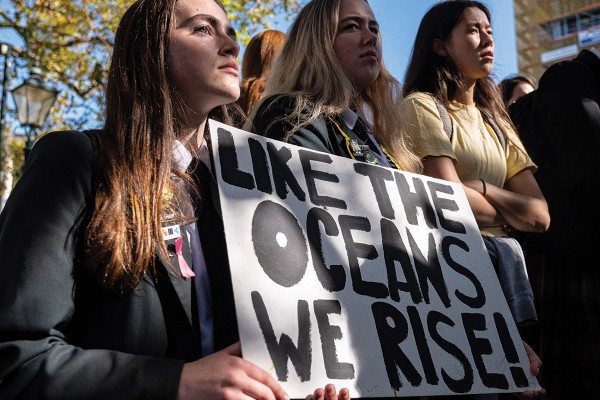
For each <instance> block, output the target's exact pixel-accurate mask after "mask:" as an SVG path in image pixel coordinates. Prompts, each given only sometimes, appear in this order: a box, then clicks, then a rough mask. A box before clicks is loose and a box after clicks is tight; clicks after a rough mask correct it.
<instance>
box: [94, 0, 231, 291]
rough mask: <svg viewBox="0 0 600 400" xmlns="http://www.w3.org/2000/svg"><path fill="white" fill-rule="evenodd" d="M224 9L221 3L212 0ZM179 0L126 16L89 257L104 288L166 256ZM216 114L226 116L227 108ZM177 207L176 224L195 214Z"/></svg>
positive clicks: (141, 273)
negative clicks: (173, 40)
mask: <svg viewBox="0 0 600 400" xmlns="http://www.w3.org/2000/svg"><path fill="white" fill-rule="evenodd" d="M215 2H216V3H217V4H219V5H220V6H221V7H222V5H221V4H220V3H219V1H218V0H215ZM175 4H176V0H139V1H137V2H135V3H134V4H133V5H132V6H131V7H130V8H129V9H128V10H127V12H126V13H125V14H124V15H123V18H122V19H121V22H120V24H119V27H118V29H117V32H116V36H115V46H114V51H113V56H112V62H111V66H110V69H109V76H108V84H107V89H106V122H105V126H104V132H103V134H102V137H101V140H100V144H101V147H100V152H99V153H100V154H99V158H100V162H99V163H98V167H99V171H98V182H97V186H98V187H97V190H96V193H95V201H94V208H93V210H91V215H90V216H89V223H88V225H87V231H86V243H85V247H86V257H87V260H88V263H87V264H89V265H90V266H91V267H90V268H91V272H92V275H93V276H94V277H95V278H97V279H98V281H99V282H100V284H101V285H102V286H103V287H106V288H110V289H117V290H119V291H121V292H125V291H128V290H131V289H133V288H135V287H136V286H137V285H138V284H139V283H140V282H141V281H142V279H144V277H145V276H146V274H147V273H148V272H149V271H152V270H153V268H154V259H155V255H156V252H158V253H159V254H161V255H162V256H163V258H164V259H166V260H168V259H169V257H168V255H167V249H166V247H165V243H164V240H163V238H162V233H161V211H162V209H163V208H164V207H165V206H169V207H171V206H173V204H165V199H164V196H163V190H165V191H167V190H176V189H177V188H178V187H179V186H178V185H177V184H176V183H175V179H184V180H187V181H189V182H191V179H190V178H189V177H187V176H186V175H185V174H183V175H182V174H179V178H176V177H175V176H174V174H177V173H176V172H175V171H174V170H172V165H173V160H172V149H173V145H174V140H175V138H176V136H177V135H176V133H177V132H178V131H179V130H180V128H181V126H180V124H181V123H182V122H181V121H183V120H184V113H185V112H186V110H187V109H186V106H185V105H184V103H183V101H182V99H181V96H180V95H179V94H178V93H177V92H176V90H175V85H174V84H173V82H172V79H171V76H170V72H169V68H170V66H169V37H170V33H171V30H172V27H173V26H174V24H175ZM211 117H217V118H218V119H219V120H223V121H227V111H226V110H225V107H224V106H221V107H218V108H216V109H214V110H213V111H212V112H211ZM182 210H183V209H182V208H178V207H175V210H174V211H175V213H176V218H177V219H178V220H179V221H185V220H188V221H189V220H190V219H193V215H190V212H189V207H188V212H187V215H185V214H186V213H185V212H184V211H182Z"/></svg>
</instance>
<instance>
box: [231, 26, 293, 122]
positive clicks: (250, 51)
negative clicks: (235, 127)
mask: <svg viewBox="0 0 600 400" xmlns="http://www.w3.org/2000/svg"><path fill="white" fill-rule="evenodd" d="M284 41H285V33H283V32H280V31H277V30H274V29H267V30H264V31H262V32H260V33H258V34H257V35H256V36H254V37H253V38H252V39H251V40H250V43H248V46H247V47H246V50H245V51H244V58H243V60H242V76H243V80H242V84H241V93H240V100H239V103H240V106H241V107H242V109H243V110H244V112H246V113H249V112H250V110H252V106H253V105H254V104H255V103H256V102H257V101H258V100H259V99H260V97H261V95H262V93H263V90H264V88H265V81H266V80H267V75H268V74H269V70H270V69H271V65H272V64H273V61H274V60H275V57H276V56H277V54H279V51H280V50H281V47H282V46H283V42H284Z"/></svg>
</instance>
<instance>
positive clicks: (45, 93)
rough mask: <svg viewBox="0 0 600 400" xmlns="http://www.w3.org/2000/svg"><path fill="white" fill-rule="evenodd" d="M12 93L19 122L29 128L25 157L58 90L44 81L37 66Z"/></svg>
mask: <svg viewBox="0 0 600 400" xmlns="http://www.w3.org/2000/svg"><path fill="white" fill-rule="evenodd" d="M12 95H13V98H14V100H15V107H16V109H17V117H18V118H19V122H20V123H21V125H23V126H26V127H28V128H29V130H28V132H27V142H26V144H25V158H27V156H28V155H29V152H30V151H31V148H32V147H33V142H34V140H32V139H35V136H36V134H37V132H36V130H37V129H39V128H41V127H42V126H43V125H44V121H46V118H47V117H48V114H49V113H50V108H52V105H53V104H54V101H55V100H56V96H57V95H58V91H57V90H56V89H53V88H51V87H49V86H47V85H46V84H45V83H44V81H43V80H42V73H41V70H40V69H39V68H32V69H31V72H30V74H29V78H27V80H26V81H25V82H23V83H22V84H21V85H20V86H18V87H16V88H15V89H13V90H12Z"/></svg>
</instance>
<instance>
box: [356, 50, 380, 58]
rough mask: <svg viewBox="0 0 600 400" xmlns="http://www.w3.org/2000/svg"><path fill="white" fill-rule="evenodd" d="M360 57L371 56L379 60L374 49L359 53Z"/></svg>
mask: <svg viewBox="0 0 600 400" xmlns="http://www.w3.org/2000/svg"><path fill="white" fill-rule="evenodd" d="M360 58H373V59H375V60H379V56H378V55H377V52H375V51H374V50H367V51H365V52H364V53H362V54H361V55H360Z"/></svg>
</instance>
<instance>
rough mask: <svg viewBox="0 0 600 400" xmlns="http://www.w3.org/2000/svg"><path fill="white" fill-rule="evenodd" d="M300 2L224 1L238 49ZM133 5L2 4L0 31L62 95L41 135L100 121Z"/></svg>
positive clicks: (69, 0)
mask: <svg viewBox="0 0 600 400" xmlns="http://www.w3.org/2000/svg"><path fill="white" fill-rule="evenodd" d="M299 2H300V0H223V4H224V6H225V8H226V9H227V11H228V15H229V16H230V18H231V20H232V23H233V25H234V27H235V28H236V30H237V31H238V32H239V36H238V38H239V41H240V43H242V44H245V43H247V42H248V40H249V38H250V37H251V36H252V35H253V34H255V33H256V32H258V31H259V30H261V29H264V28H266V27H268V19H269V18H272V17H273V16H274V15H275V14H277V15H282V14H283V15H286V16H291V15H292V14H293V13H295V12H297V10H298V8H299ZM132 3H133V1H132V0H5V1H2V3H1V4H2V8H0V26H2V27H12V28H14V29H15V30H16V31H17V32H18V33H19V34H21V36H23V38H24V40H25V43H26V45H27V50H26V51H24V52H22V53H21V54H20V57H22V59H23V60H24V61H27V64H28V66H29V67H31V66H38V67H40V68H41V69H42V71H44V73H45V79H46V80H47V81H49V82H58V83H59V84H58V86H59V87H58V89H60V90H61V92H60V95H59V97H58V99H57V103H56V105H55V106H54V107H53V110H52V113H51V115H50V118H49V121H48V122H47V125H46V126H45V127H44V130H55V129H81V128H82V127H90V126H97V125H98V124H99V123H100V121H101V120H102V110H103V104H104V97H103V96H104V95H103V87H104V84H105V83H106V78H107V72H108V67H109V64H110V56H111V53H112V47H113V44H114V32H115V30H116V28H117V25H118V22H119V19H120V16H121V15H122V14H123V13H124V12H125V10H126V9H127V8H128V7H129V6H130V5H131V4H132Z"/></svg>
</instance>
